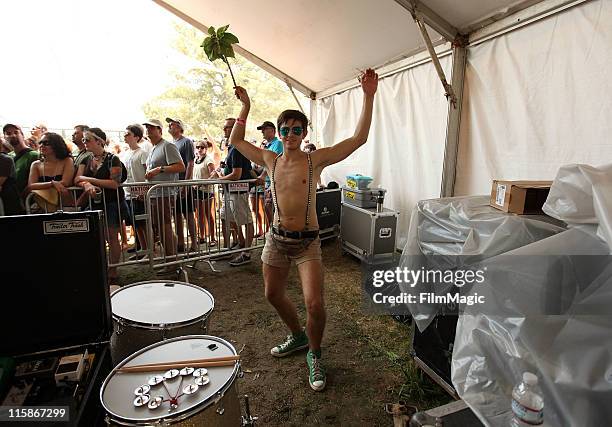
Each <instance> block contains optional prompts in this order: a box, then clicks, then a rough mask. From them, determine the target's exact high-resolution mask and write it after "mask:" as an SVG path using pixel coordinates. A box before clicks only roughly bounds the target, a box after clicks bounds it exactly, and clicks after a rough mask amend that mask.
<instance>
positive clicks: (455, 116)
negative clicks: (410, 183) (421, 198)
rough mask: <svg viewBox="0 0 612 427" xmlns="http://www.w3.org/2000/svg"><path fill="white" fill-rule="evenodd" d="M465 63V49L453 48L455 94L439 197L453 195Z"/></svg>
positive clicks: (450, 104) (449, 112) (449, 104)
mask: <svg viewBox="0 0 612 427" xmlns="http://www.w3.org/2000/svg"><path fill="white" fill-rule="evenodd" d="M466 63H467V48H466V47H465V46H459V45H456V46H453V74H452V87H453V88H454V93H455V103H454V104H453V103H452V102H449V103H448V122H447V124H446V143H445V146H444V163H443V168H442V183H441V188H440V197H452V196H454V195H455V179H456V175H457V154H458V149H459V129H460V125H461V105H462V104H463V82H464V77H465V66H466Z"/></svg>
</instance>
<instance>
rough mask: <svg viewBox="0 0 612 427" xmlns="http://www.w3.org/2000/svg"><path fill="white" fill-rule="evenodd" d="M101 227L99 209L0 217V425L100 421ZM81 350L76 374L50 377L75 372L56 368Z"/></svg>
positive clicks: (105, 342) (104, 318) (104, 295)
mask: <svg viewBox="0 0 612 427" xmlns="http://www.w3.org/2000/svg"><path fill="white" fill-rule="evenodd" d="M102 224H103V222H102V212H101V211H90V212H72V213H63V212H58V213H53V214H41V215H19V216H6V217H0V236H1V242H2V243H1V245H2V247H3V250H2V261H0V262H1V266H2V267H1V269H0V271H1V272H2V273H1V277H2V302H3V304H2V305H3V307H2V310H0V320H1V325H2V334H1V338H0V368H4V369H0V372H1V379H2V383H1V384H0V405H1V406H2V408H1V411H0V412H1V413H0V419H2V420H6V421H11V419H10V417H12V418H13V420H15V417H16V416H17V417H19V418H20V421H43V420H44V421H46V422H43V423H42V424H39V423H38V422H37V423H36V424H34V425H61V426H66V425H70V426H96V425H100V424H102V423H103V417H104V414H103V412H102V406H101V405H100V403H99V397H98V393H99V390H100V385H101V383H102V381H103V380H104V379H105V378H106V376H107V375H108V373H109V372H110V370H111V362H110V354H109V339H110V335H111V332H112V320H111V308H110V295H109V288H108V284H107V272H106V266H107V265H106V251H105V241H104V234H103V225H102ZM86 351H87V357H83V358H82V360H83V362H82V364H81V365H80V366H81V367H82V370H81V371H80V372H81V375H80V376H78V377H74V376H72V377H69V378H68V377H66V376H65V375H64V374H62V375H58V373H60V372H62V371H67V372H71V371H73V368H74V366H76V365H73V366H68V367H67V368H66V369H60V370H57V366H58V364H59V362H60V360H61V359H62V357H65V356H73V355H83V356H84V355H85V352H86ZM58 377H59V378H58ZM76 378H79V380H76ZM47 408H56V409H57V408H64V409H65V410H66V409H67V414H66V415H64V416H63V417H61V412H59V410H56V411H55V412H53V411H48V410H47ZM15 409H19V411H16V410H15ZM30 409H31V410H30ZM36 409H38V411H35V410H36ZM9 410H10V412H9ZM66 421H68V422H66ZM29 424H30V423H29V422H27V423H20V424H17V425H29Z"/></svg>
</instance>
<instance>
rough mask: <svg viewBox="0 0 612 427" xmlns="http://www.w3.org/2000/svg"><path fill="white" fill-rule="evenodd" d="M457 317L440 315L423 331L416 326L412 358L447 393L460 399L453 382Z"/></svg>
mask: <svg viewBox="0 0 612 427" xmlns="http://www.w3.org/2000/svg"><path fill="white" fill-rule="evenodd" d="M457 320H458V316H457V315H438V316H436V317H435V319H434V320H433V321H432V323H431V324H430V325H429V326H428V327H427V328H426V329H425V330H424V331H423V332H420V331H419V329H418V328H417V327H416V325H415V326H414V334H413V337H412V356H413V358H414V361H415V362H416V364H417V365H418V366H419V367H420V368H421V369H423V371H425V373H426V374H427V375H429V376H430V377H431V378H432V379H433V380H434V381H435V382H437V383H438V384H439V385H440V386H441V387H442V388H444V390H446V392H447V393H449V394H450V395H451V396H453V397H455V398H458V396H457V393H456V391H455V389H454V387H453V383H452V381H451V358H452V356H453V345H454V343H455V332H456V330H457Z"/></svg>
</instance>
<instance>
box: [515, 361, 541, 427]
mask: <svg viewBox="0 0 612 427" xmlns="http://www.w3.org/2000/svg"><path fill="white" fill-rule="evenodd" d="M543 422H544V398H543V397H542V391H541V390H540V387H539V386H538V377H537V376H536V375H535V374H532V373H531V372H525V373H523V381H522V382H520V383H519V384H518V385H517V386H516V387H514V389H513V390H512V420H511V421H510V426H511V427H529V426H539V425H542V424H543Z"/></svg>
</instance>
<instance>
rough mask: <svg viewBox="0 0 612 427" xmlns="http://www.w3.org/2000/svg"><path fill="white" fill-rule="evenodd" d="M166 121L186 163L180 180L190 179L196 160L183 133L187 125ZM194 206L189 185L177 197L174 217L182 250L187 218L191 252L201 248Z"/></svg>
mask: <svg viewBox="0 0 612 427" xmlns="http://www.w3.org/2000/svg"><path fill="white" fill-rule="evenodd" d="M166 122H167V123H168V133H169V134H170V135H172V138H173V143H174V145H176V148H178V150H179V153H180V154H181V158H182V159H183V164H184V165H185V172H181V173H179V180H190V179H192V178H193V164H194V160H195V154H194V152H195V148H194V146H193V141H192V140H191V139H190V138H187V137H186V136H184V135H183V132H184V131H185V126H184V125H183V122H182V121H180V120H178V119H172V118H170V117H166ZM194 208H195V206H194V203H193V194H192V192H191V191H187V187H182V188H181V192H180V193H179V194H178V197H177V198H176V209H175V213H176V216H175V217H174V220H175V222H176V231H177V237H178V250H179V251H181V252H182V251H184V250H185V248H186V245H185V240H186V239H185V235H184V234H185V233H184V231H183V217H184V218H185V219H186V220H187V229H188V231H189V234H190V236H191V245H190V248H189V250H190V251H191V252H195V251H198V250H199V246H198V237H197V235H196V226H195V216H194V212H195V209H194Z"/></svg>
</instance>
